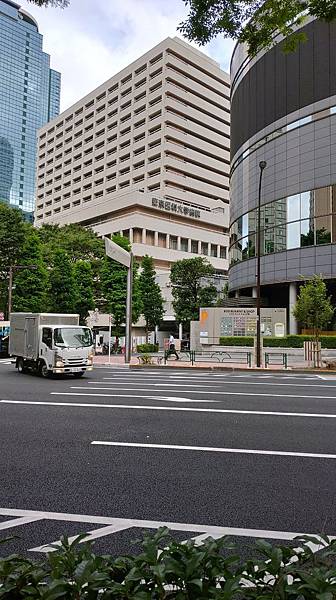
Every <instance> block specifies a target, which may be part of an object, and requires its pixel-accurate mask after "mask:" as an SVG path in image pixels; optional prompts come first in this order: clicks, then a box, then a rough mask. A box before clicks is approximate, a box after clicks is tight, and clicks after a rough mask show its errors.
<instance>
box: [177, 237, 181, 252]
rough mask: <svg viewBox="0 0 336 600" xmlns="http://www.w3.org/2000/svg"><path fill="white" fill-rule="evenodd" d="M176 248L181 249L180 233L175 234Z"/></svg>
mask: <svg viewBox="0 0 336 600" xmlns="http://www.w3.org/2000/svg"><path fill="white" fill-rule="evenodd" d="M177 249H178V250H181V236H180V235H178V236H177Z"/></svg>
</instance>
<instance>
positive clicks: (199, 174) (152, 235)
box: [35, 37, 230, 312]
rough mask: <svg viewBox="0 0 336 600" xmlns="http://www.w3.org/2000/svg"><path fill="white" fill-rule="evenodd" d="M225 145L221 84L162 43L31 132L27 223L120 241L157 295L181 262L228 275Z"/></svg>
mask: <svg viewBox="0 0 336 600" xmlns="http://www.w3.org/2000/svg"><path fill="white" fill-rule="evenodd" d="M229 136H230V83H229V76H228V75H227V74H226V73H225V72H224V71H222V70H221V68H220V66H219V64H218V63H217V62H215V61H214V60H212V59H211V58H209V57H208V56H206V55H204V54H203V53H202V52H200V51H199V50H197V49H195V48H193V47H192V46H190V45H189V44H186V43H185V42H183V41H182V40H180V39H178V38H176V37H175V38H167V39H165V40H164V41H163V42H161V43H160V44H158V45H157V46H155V48H153V49H152V50H150V51H149V52H147V53H146V54H144V55H143V56H142V57H141V58H139V59H138V60H136V61H135V62H133V63H132V64H131V65H129V66H128V67H126V68H125V69H123V70H122V71H120V73H118V74H117V75H114V76H113V77H112V78H111V79H109V80H108V81H107V82H105V83H103V84H102V85H101V86H100V87H98V88H97V89H96V90H94V91H93V92H91V93H90V94H88V95H87V96H85V97H84V98H82V99H81V100H79V101H78V102H77V103H76V104H74V105H73V106H71V107H70V108H68V109H67V110H66V111H64V112H63V113H62V114H60V115H59V116H58V117H56V118H55V119H53V120H52V121H50V122H49V123H48V124H47V125H46V126H45V127H43V128H42V129H41V130H40V131H39V137H38V163H37V172H36V211H35V223H36V225H37V226H40V225H41V224H42V223H59V224H61V225H62V224H66V223H81V224H82V225H85V226H90V227H92V228H93V229H94V230H95V231H96V232H97V233H98V234H99V235H102V236H103V235H110V234H113V233H116V232H118V233H119V232H120V233H122V234H123V235H125V236H127V237H128V238H129V239H130V241H131V243H132V247H133V252H134V255H135V257H138V258H141V257H142V256H144V255H145V254H149V255H151V256H153V258H154V260H155V265H156V269H157V272H158V274H159V280H161V283H162V285H163V287H164V285H165V282H166V280H168V274H169V269H170V266H171V264H172V263H174V262H175V261H176V260H180V259H183V258H191V257H195V256H198V255H202V256H206V257H207V258H208V260H209V261H210V262H211V263H212V264H213V266H214V267H215V269H216V271H217V272H218V273H226V272H227V269H228V256H227V252H228V226H229V161H230V156H229V152H230V148H229V146H230V137H229ZM168 296H169V292H168V295H167V294H166V297H167V298H168ZM168 299H169V298H168ZM168 312H169V310H168Z"/></svg>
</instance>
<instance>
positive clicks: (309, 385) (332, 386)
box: [86, 377, 336, 391]
mask: <svg viewBox="0 0 336 600" xmlns="http://www.w3.org/2000/svg"><path fill="white" fill-rule="evenodd" d="M103 379H104V380H106V381H87V382H86V383H88V384H90V386H91V384H93V385H94V384H104V383H106V382H107V381H109V380H111V379H112V380H113V382H114V383H113V386H114V387H115V386H116V385H117V386H120V385H124V384H125V383H127V384H128V385H130V384H131V383H132V382H131V381H130V380H129V379H125V380H124V381H123V380H121V381H115V379H113V377H104V378H103ZM140 381H141V382H142V383H145V381H144V380H140ZM153 381H155V379H154V380H153ZM181 381H186V380H185V379H181ZM205 381H209V382H212V380H210V379H209V380H204V381H202V383H201V384H199V383H195V384H192V383H185V384H184V383H171V382H169V383H162V382H160V383H152V382H150V385H151V386H154V387H157V386H160V385H161V386H162V387H200V388H201V387H204V388H218V387H219V386H220V385H222V384H221V383H220V382H218V383H217V384H216V385H206V384H205ZM223 384H224V385H260V386H268V387H269V386H270V385H272V386H274V385H277V386H286V387H291V388H293V387H294V388H297V387H308V388H315V387H318V388H323V389H324V388H332V389H334V390H335V391H336V384H335V385H328V384H323V383H277V384H274V383H264V382H261V383H259V382H257V381H227V380H226V381H225V382H223ZM110 385H112V384H110ZM134 385H137V384H136V382H134Z"/></svg>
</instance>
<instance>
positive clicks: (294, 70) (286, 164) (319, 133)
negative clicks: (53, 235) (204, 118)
mask: <svg viewBox="0 0 336 600" xmlns="http://www.w3.org/2000/svg"><path fill="white" fill-rule="evenodd" d="M302 30H303V31H305V33H306V34H307V37H308V41H307V42H306V43H302V44H300V47H299V49H298V50H297V51H296V52H294V53H290V54H284V53H283V51H282V47H281V41H279V43H278V44H277V45H276V46H275V47H274V48H272V49H271V50H268V51H262V52H260V53H259V54H258V55H257V56H256V57H255V58H253V59H250V58H248V57H247V55H246V52H245V51H244V47H243V46H242V45H237V46H236V48H235V51H234V54H233V58H232V63H231V80H232V90H231V94H232V100H231V237H230V271H229V286H230V290H231V291H232V292H235V293H236V295H239V294H243V295H252V296H255V293H256V289H255V286H256V258H255V255H256V225H257V206H258V184H259V175H260V167H259V164H260V162H261V161H266V162H267V168H266V169H265V171H264V173H263V179H262V193H261V206H262V209H261V254H262V257H261V284H262V291H261V293H262V297H263V298H264V299H265V300H266V302H268V304H269V306H275V307H276V306H278V307H280V306H287V307H288V309H289V314H288V317H289V319H288V321H289V330H290V332H291V333H295V332H296V323H295V320H294V318H293V316H292V314H291V307H292V305H293V304H294V303H295V301H296V296H297V289H298V285H299V283H300V281H302V278H307V277H310V276H312V275H313V274H314V273H321V274H322V275H323V277H325V278H326V279H327V280H328V287H329V289H330V292H331V293H332V294H333V295H336V294H335V290H336V285H335V283H334V281H335V278H336V24H335V23H331V24H327V23H323V22H320V21H316V20H310V21H307V22H306V24H305V25H304V27H303V28H302Z"/></svg>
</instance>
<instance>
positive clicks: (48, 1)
mask: <svg viewBox="0 0 336 600" xmlns="http://www.w3.org/2000/svg"><path fill="white" fill-rule="evenodd" d="M28 2H30V3H31V4H37V6H45V7H48V6H53V7H56V6H59V7H60V8H66V7H67V6H69V4H70V0H28Z"/></svg>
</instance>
